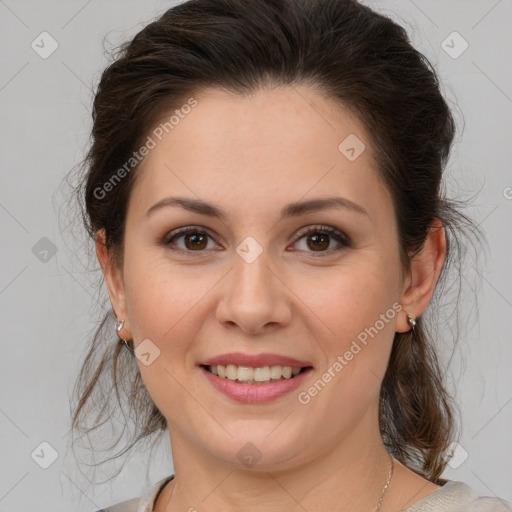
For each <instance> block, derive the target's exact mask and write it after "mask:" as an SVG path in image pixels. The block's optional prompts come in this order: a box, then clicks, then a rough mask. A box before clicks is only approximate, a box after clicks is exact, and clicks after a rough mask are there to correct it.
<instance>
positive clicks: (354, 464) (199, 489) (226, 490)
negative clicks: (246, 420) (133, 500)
mask: <svg viewBox="0 0 512 512" xmlns="http://www.w3.org/2000/svg"><path fill="white" fill-rule="evenodd" d="M368 416H370V415H368ZM366 422H367V423H366ZM370 425H378V422H377V421H376V420H375V417H368V418H363V420H362V424H361V425H359V426H356V428H353V429H352V431H351V433H350V434H349V435H346V436H345V437H343V440H342V441H339V442H337V443H336V442H335V440H332V443H328V442H325V440H323V443H322V444H320V443H313V442H311V443H308V442H307V441H306V442H305V443H304V446H305V448H306V447H307V446H308V444H309V445H310V446H314V445H317V446H318V449H317V450H316V451H315V453H314V456H311V455H306V456H305V457H304V459H302V460H300V461H298V460H294V461H280V463H276V464H263V463H257V464H255V465H254V466H253V467H252V468H243V469H241V468H240V465H239V464H238V465H236V464H235V463H230V462H229V461H225V460H219V458H217V457H211V456H210V455H209V454H208V453H207V452H206V451H205V450H204V448H202V447H199V446H197V445H195V444H193V443H190V441H189V440H188V438H187V437H185V436H184V435H182V434H181V433H180V432H178V431H176V430H173V429H172V428H171V429H170V437H171V445H172V447H173V450H172V451H173V459H174V467H175V475H176V476H175V479H174V480H173V482H171V484H172V485H170V486H169V489H167V490H166V492H164V493H162V495H161V498H159V500H158V503H157V505H158V507H155V512H163V511H165V512H174V511H175V510H191V511H193V510H194V509H195V510H201V509H208V511H209V512H221V511H222V512H231V511H235V510H240V509H243V510H246V511H250V512H273V511H274V510H275V511H276V512H277V511H282V510H289V511H292V512H295V511H297V512H304V510H308V511H314V510H339V511H340V512H348V511H354V510H358V511H374V510H375V509H376V506H377V505H378V503H379V499H380V497H381V495H382V491H383V489H384V487H385V485H386V482H387V480H388V476H389V464H390V457H389V454H388V452H387V450H386V448H385V446H384V444H383V442H382V439H381V436H380V433H379V432H378V431H377V432H372V431H371V429H369V426H370ZM322 447H324V448H323V450H322V449H321V448H322ZM234 451H236V450H234ZM262 460H263V458H262ZM171 494H172V497H171ZM384 503H385V499H384ZM381 510H382V511H384V510H385V507H384V506H383V507H382V509H381Z"/></svg>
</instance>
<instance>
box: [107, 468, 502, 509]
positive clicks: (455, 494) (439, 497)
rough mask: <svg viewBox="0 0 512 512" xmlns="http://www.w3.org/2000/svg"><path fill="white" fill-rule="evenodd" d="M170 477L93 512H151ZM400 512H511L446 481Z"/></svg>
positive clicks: (459, 484)
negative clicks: (137, 493)
mask: <svg viewBox="0 0 512 512" xmlns="http://www.w3.org/2000/svg"><path fill="white" fill-rule="evenodd" d="M173 478H174V475H171V476H169V477H167V478H164V479H163V480H160V481H159V482H157V483H156V484H154V485H153V486H151V487H150V488H149V489H148V490H147V491H146V492H145V493H144V494H143V495H142V496H141V497H139V498H133V499H131V500H128V501H123V502H122V503H118V504H117V505H113V506H111V507H108V508H105V509H102V510H98V511H97V512H153V505H154V503H155V501H156V498H157V497H158V494H159V493H160V491H161V490H162V489H163V488H164V487H165V484H167V483H168V482H170V481H171V480H172V479H173ZM402 512H512V504H511V503H508V502H507V501H504V500H501V499H499V498H489V497H479V496H478V494H476V492H475V491H473V489H471V487H469V486H467V485H466V484H465V483H463V482H458V481H456V480H448V481H447V482H446V483H445V484H444V485H443V486H442V487H440V488H439V489H437V490H436V491H434V492H433V493H431V494H429V495H428V496H425V497H424V498H422V499H421V500H419V501H417V502H416V503H415V504H414V505H411V506H410V507H408V508H406V509H403V511H402Z"/></svg>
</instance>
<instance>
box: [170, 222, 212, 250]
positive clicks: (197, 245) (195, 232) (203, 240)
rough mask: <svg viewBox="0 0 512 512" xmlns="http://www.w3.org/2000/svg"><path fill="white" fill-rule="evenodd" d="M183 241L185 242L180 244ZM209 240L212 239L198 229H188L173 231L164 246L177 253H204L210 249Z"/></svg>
mask: <svg viewBox="0 0 512 512" xmlns="http://www.w3.org/2000/svg"><path fill="white" fill-rule="evenodd" d="M181 239H183V242H181V243H178V242H179V241H180V240H181ZM209 239H212V237H211V236H210V235H209V234H208V233H207V232H206V231H203V230H201V229H198V228H193V227H186V228H181V229H178V230H176V231H173V232H172V233H170V234H169V236H168V237H167V238H166V239H165V241H164V242H163V244H164V245H165V246H166V247H168V248H169V249H170V250H171V251H175V252H203V251H204V250H205V249H208V248H211V247H208V242H209Z"/></svg>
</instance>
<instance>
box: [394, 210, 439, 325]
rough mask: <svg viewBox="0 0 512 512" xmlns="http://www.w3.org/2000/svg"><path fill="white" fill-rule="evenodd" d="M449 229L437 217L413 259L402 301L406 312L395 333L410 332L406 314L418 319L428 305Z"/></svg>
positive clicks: (398, 319)
mask: <svg viewBox="0 0 512 512" xmlns="http://www.w3.org/2000/svg"><path fill="white" fill-rule="evenodd" d="M446 248H447V247H446V232H445V229H444V226H443V223H442V222H441V221H440V220H439V219H438V218H437V217H435V218H434V219H433V221H432V222H431V224H430V227H429V230H428V234H427V236H426V238H425V242H424V244H423V247H422V248H421V250H420V252H419V253H418V254H416V255H415V256H414V257H413V258H412V259H411V268H410V272H409V276H408V277H407V279H406V280H405V282H404V287H403V289H402V295H401V298H400V303H401V304H402V306H403V311H404V314H403V315H399V316H398V318H397V321H396V326H395V330H396V332H407V331H409V330H410V328H411V327H410V325H409V324H408V322H407V313H408V314H409V315H411V316H412V318H414V319H415V318H416V317H418V316H420V315H421V314H422V313H423V312H424V311H425V310H426V309H427V307H428V305H429V303H430V300H431V299H432V296H433V295H434V290H435V288H436V284H437V281H438V279H439V275H440V274H441V270H442V268H443V264H444V261H445V259H446Z"/></svg>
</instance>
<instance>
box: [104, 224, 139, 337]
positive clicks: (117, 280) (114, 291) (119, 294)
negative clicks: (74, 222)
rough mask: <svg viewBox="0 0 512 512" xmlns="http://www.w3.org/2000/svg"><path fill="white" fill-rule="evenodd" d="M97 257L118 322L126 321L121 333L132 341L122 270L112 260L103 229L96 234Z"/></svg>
mask: <svg viewBox="0 0 512 512" xmlns="http://www.w3.org/2000/svg"><path fill="white" fill-rule="evenodd" d="M96 256H97V257H98V261H99V263H100V265H101V269H102V270H103V275H104V276H105V282H106V284H107V290H108V294H109V297H110V303H111V304H112V308H113V310H114V314H115V315H116V317H117V320H120V321H122V320H124V326H123V328H122V329H121V331H120V332H119V335H120V336H121V338H123V339H131V337H132V334H131V329H130V321H129V319H128V315H127V311H126V295H125V289H124V283H123V272H122V269H121V268H119V267H118V265H116V264H115V262H114V259H113V258H112V251H111V250H109V248H108V247H107V244H106V235H105V229H104V228H102V229H100V230H98V231H97V232H96Z"/></svg>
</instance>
